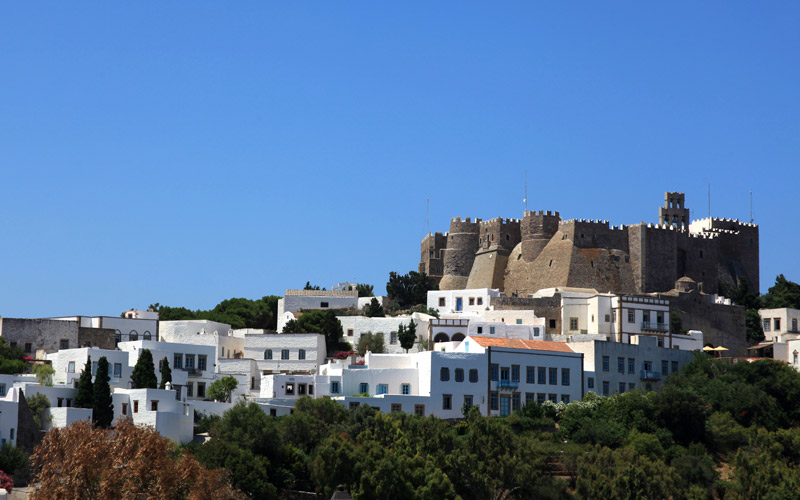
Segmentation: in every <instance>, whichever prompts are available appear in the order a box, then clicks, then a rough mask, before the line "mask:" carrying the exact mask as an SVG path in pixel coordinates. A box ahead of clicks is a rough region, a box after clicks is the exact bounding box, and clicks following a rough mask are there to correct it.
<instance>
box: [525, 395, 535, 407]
mask: <svg viewBox="0 0 800 500" xmlns="http://www.w3.org/2000/svg"><path fill="white" fill-rule="evenodd" d="M535 399H536V393H535V392H526V393H525V404H526V405H529V404H531V403H533V401H534V400H535Z"/></svg>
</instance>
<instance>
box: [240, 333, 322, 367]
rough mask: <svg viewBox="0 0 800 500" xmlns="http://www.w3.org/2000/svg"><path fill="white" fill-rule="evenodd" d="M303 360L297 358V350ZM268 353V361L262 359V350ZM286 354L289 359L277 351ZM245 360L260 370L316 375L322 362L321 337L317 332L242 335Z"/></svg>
mask: <svg viewBox="0 0 800 500" xmlns="http://www.w3.org/2000/svg"><path fill="white" fill-rule="evenodd" d="M301 349H302V350H304V351H305V359H299V358H300V350H301ZM267 350H271V351H272V359H271V360H270V359H264V357H265V351H267ZM283 350H288V351H289V359H281V352H282V351H283ZM244 356H245V358H249V359H254V360H255V361H256V363H257V364H258V369H259V370H261V371H262V372H263V371H269V372H272V371H304V372H309V373H316V371H317V368H318V367H319V366H320V365H321V364H322V363H323V362H324V361H325V357H326V356H327V351H326V349H325V336H323V335H321V334H317V333H267V334H264V335H245V339H244Z"/></svg>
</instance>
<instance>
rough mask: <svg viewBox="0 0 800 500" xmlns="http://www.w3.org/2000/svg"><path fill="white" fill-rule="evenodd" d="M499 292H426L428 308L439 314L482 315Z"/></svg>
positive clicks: (490, 289) (484, 289)
mask: <svg viewBox="0 0 800 500" xmlns="http://www.w3.org/2000/svg"><path fill="white" fill-rule="evenodd" d="M500 295H501V294H500V290H497V289H493V288H476V289H469V290H431V291H429V292H428V308H430V309H436V310H437V311H439V314H448V313H468V312H469V313H482V312H484V311H486V310H488V309H490V300H491V298H492V297H499V296H500Z"/></svg>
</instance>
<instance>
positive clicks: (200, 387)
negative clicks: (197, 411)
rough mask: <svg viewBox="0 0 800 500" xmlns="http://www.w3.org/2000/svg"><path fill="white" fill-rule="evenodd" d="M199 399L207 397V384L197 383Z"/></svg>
mask: <svg viewBox="0 0 800 500" xmlns="http://www.w3.org/2000/svg"><path fill="white" fill-rule="evenodd" d="M197 397H198V398H204V397H206V383H205V382H198V383H197Z"/></svg>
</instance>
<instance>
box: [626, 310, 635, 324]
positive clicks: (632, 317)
mask: <svg viewBox="0 0 800 500" xmlns="http://www.w3.org/2000/svg"><path fill="white" fill-rule="evenodd" d="M635 322H636V311H635V310H633V309H628V323H635Z"/></svg>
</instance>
